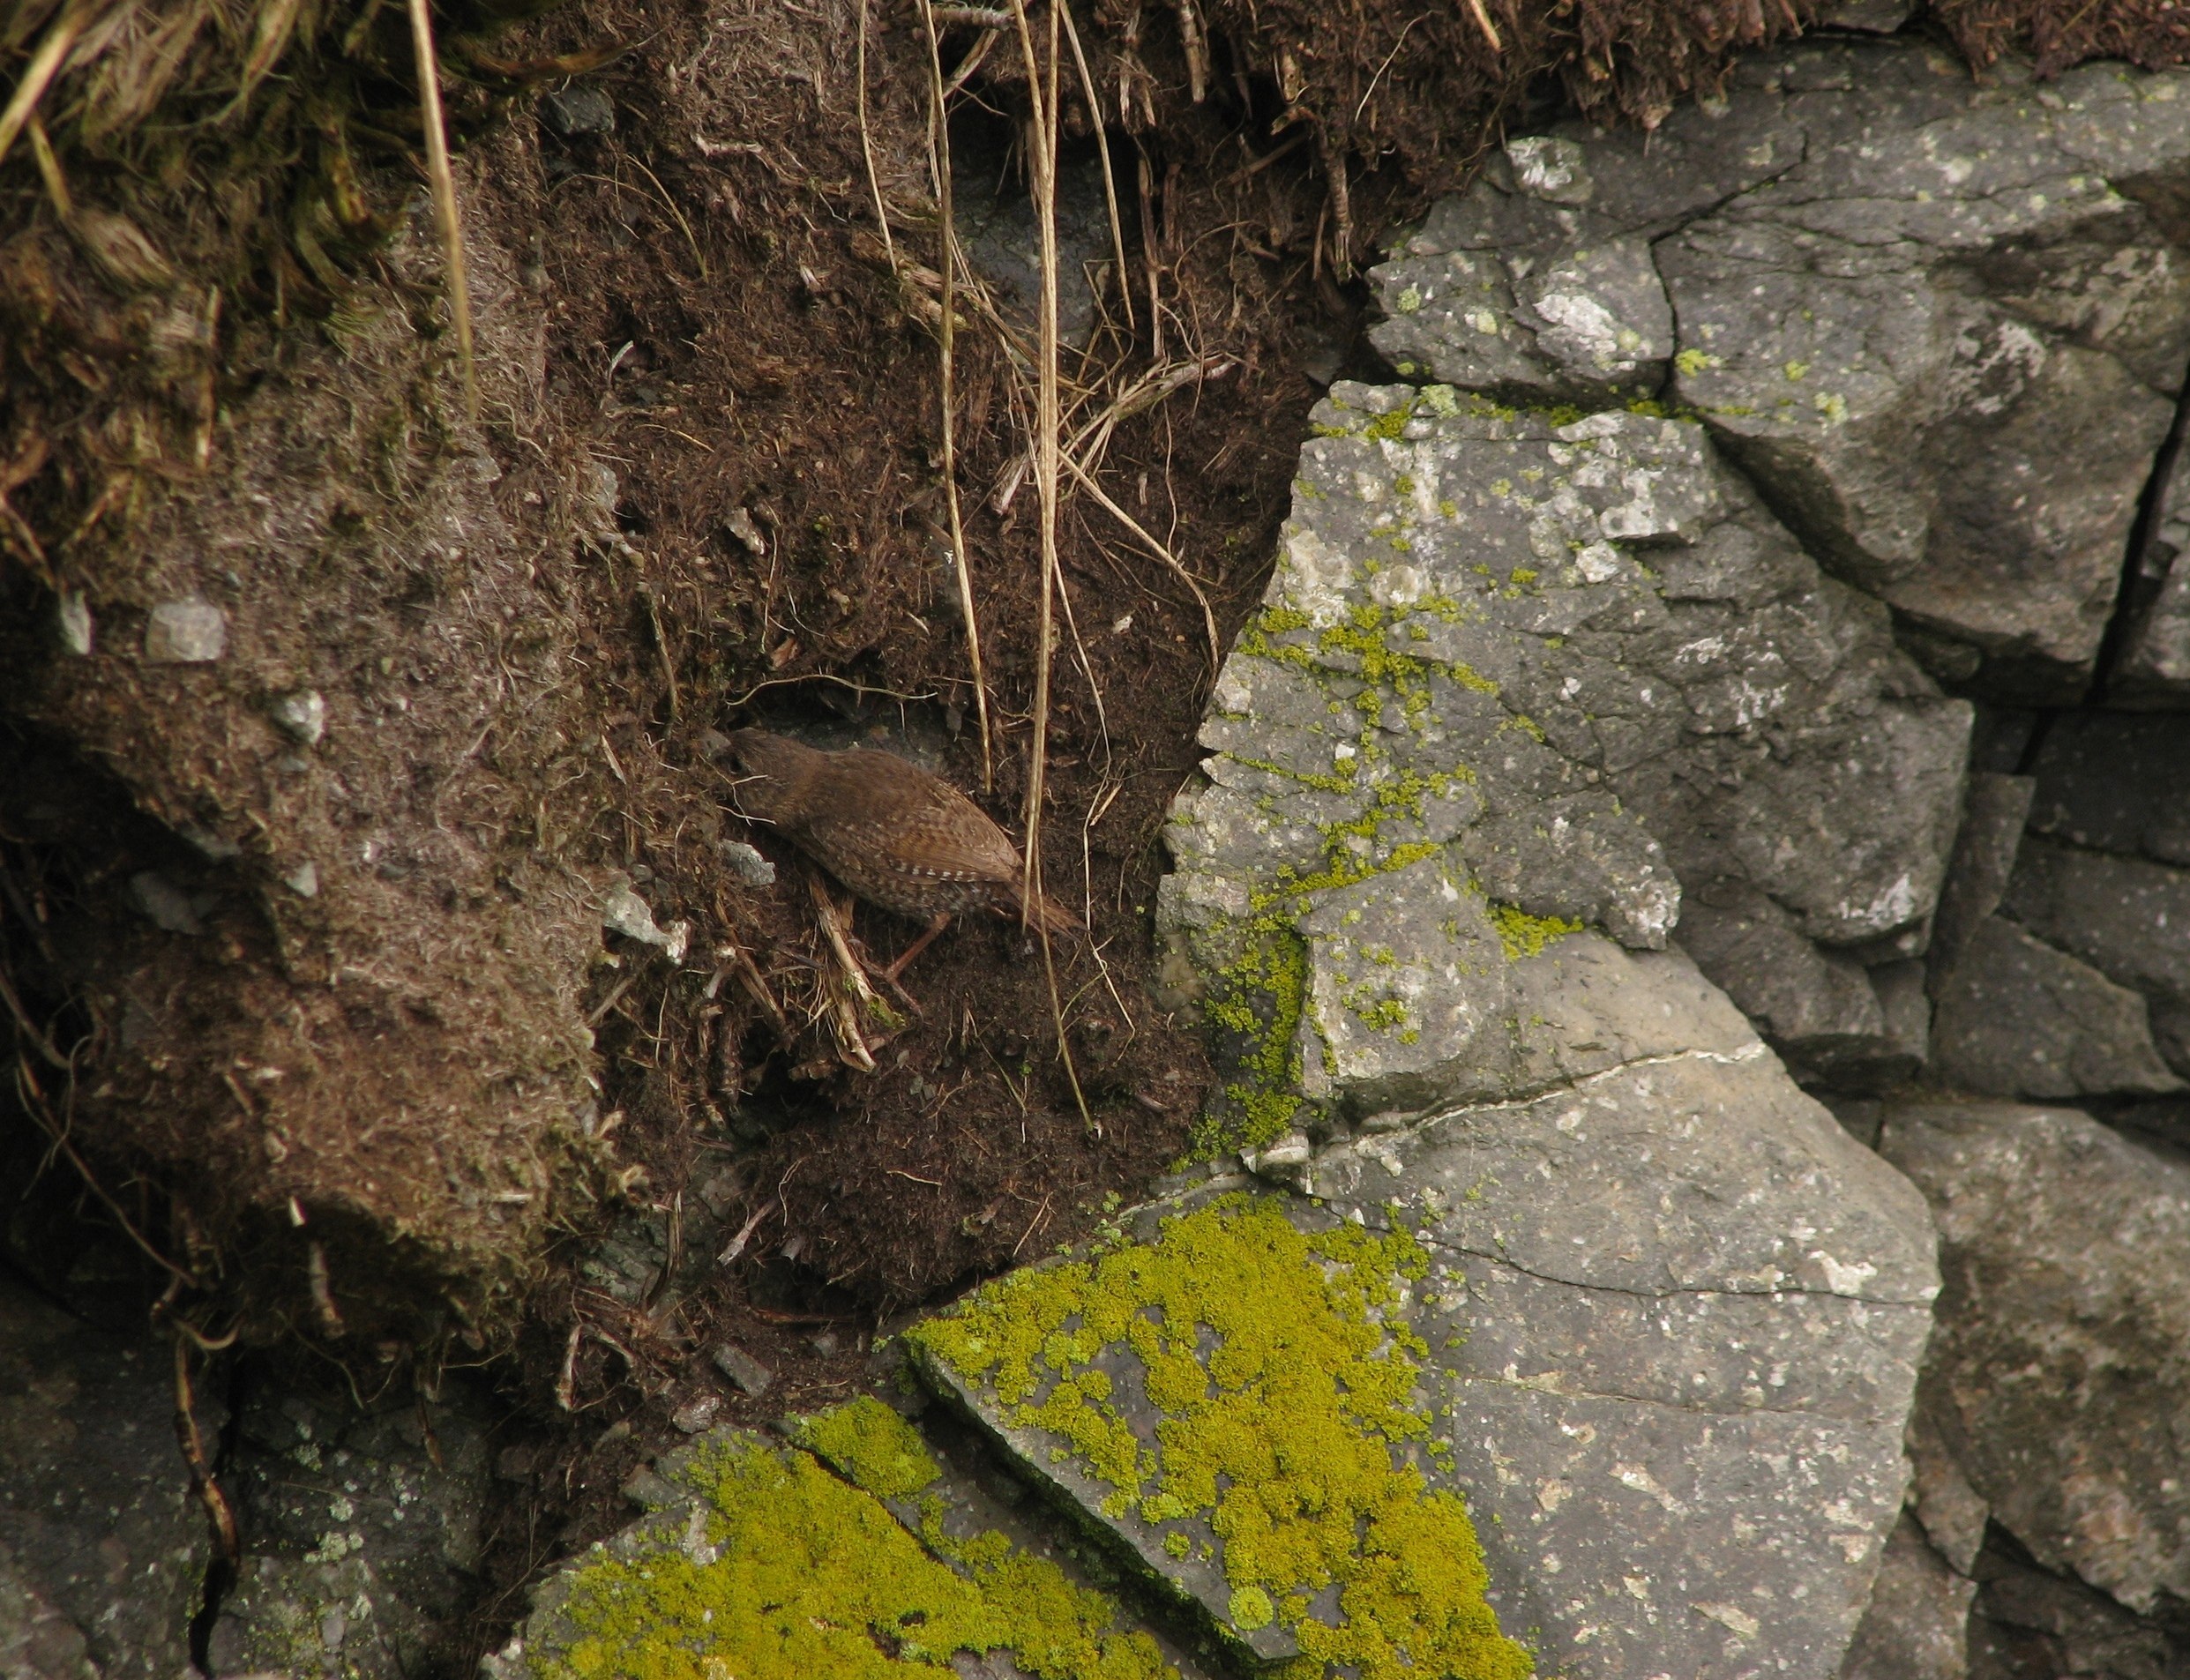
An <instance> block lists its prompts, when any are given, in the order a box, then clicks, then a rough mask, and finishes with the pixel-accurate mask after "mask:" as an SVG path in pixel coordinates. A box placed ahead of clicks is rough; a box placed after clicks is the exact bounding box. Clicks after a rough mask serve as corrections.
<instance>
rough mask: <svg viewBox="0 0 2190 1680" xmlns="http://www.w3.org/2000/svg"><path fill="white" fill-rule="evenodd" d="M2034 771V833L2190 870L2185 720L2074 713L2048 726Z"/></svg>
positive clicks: (2189, 743)
mask: <svg viewBox="0 0 2190 1680" xmlns="http://www.w3.org/2000/svg"><path fill="white" fill-rule="evenodd" d="M2032 773H2033V774H2034V775H2035V776H2036V778H2037V795H2035V797H2033V799H2032V800H2031V803H2030V827H2031V830H2032V832H2033V833H2039V834H2050V835H2052V836H2053V837H2054V838H2055V839H2058V840H2068V841H2071V842H2073V843H2074V844H2075V845H2078V846H2089V847H2093V848H2095V849H2097V850H2099V851H2103V852H2126V853H2142V854H2143V855H2145V856H2147V857H2152V858H2157V859H2158V860H2159V861H2160V862H2163V863H2181V864H2190V729H2186V728H2184V727H2183V725H2182V722H2181V721H2180V720H2179V719H2176V718H2165V717H2130V716H2126V715H2124V714H2122V713H2118V712H2070V713H2065V714H2063V715H2061V716H2059V717H2057V718H2055V719H2053V720H2052V721H2051V723H2050V724H2049V725H2048V727H2047V728H2046V730H2045V734H2044V738H2043V739H2042V740H2041V741H2040V743H2039V744H2038V750H2037V757H2036V760H2035V763H2034V765H2033V766H2032Z"/></svg>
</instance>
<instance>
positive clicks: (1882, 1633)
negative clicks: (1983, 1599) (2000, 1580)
mask: <svg viewBox="0 0 2190 1680" xmlns="http://www.w3.org/2000/svg"><path fill="white" fill-rule="evenodd" d="M1976 1598H1977V1583H1976V1582H1975V1581H1973V1580H1971V1579H1969V1578H1968V1577H1967V1576H1963V1575H1958V1574H1956V1573H1955V1572H1954V1571H1953V1570H1952V1569H1949V1568H1948V1567H1947V1561H1946V1559H1944V1558H1942V1557H1940V1555H1939V1554H1938V1553H1937V1552H1935V1551H1933V1550H1932V1548H1931V1546H1930V1545H1929V1544H1928V1543H1926V1542H1925V1537H1924V1530H1923V1529H1922V1528H1920V1527H1917V1522H1916V1519H1914V1518H1912V1517H1903V1518H1902V1519H1901V1521H1900V1522H1899V1524H1897V1525H1896V1526H1895V1529H1894V1533H1893V1537H1892V1538H1891V1539H1890V1540H1888V1541H1887V1542H1886V1556H1885V1557H1884V1558H1883V1560H1881V1561H1880V1564H1879V1575H1878V1580H1877V1582H1876V1584H1875V1585H1874V1586H1872V1588H1871V1608H1870V1609H1867V1610H1865V1612H1864V1613H1863V1625H1862V1626H1860V1627H1858V1628H1857V1630H1856V1637H1855V1640H1854V1642H1853V1643H1852V1644H1851V1645H1850V1646H1849V1647H1848V1659H1847V1661H1845V1662H1843V1663H1842V1664H1841V1669H1840V1680H1968V1676H1969V1673H1970V1604H1971V1602H1973V1601H1974V1600H1975V1599H1976Z"/></svg>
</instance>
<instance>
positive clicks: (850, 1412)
mask: <svg viewBox="0 0 2190 1680" xmlns="http://www.w3.org/2000/svg"><path fill="white" fill-rule="evenodd" d="M795 1438H796V1440H797V1442H798V1444H799V1445H801V1446H803V1447H804V1448H806V1449H807V1450H808V1451H809V1452H814V1453H817V1454H818V1455H819V1456H820V1457H821V1458H823V1459H825V1460H827V1461H828V1463H829V1464H830V1466H831V1467H833V1468H834V1469H835V1470H836V1472H837V1474H838V1475H841V1476H843V1477H845V1478H846V1479H847V1480H848V1481H849V1482H853V1483H854V1484H855V1485H856V1486H858V1487H862V1488H864V1489H865V1490H867V1491H868V1492H869V1493H871V1494H872V1495H874V1497H876V1498H878V1499H908V1498H910V1497H912V1496H913V1495H915V1494H916V1493H918V1492H920V1491H921V1490H923V1488H926V1487H929V1486H931V1484H932V1483H933V1482H935V1480H936V1478H937V1477H938V1476H939V1475H942V1474H943V1472H942V1471H941V1470H940V1469H939V1468H938V1467H937V1465H936V1461H935V1459H934V1457H933V1455H932V1454H931V1453H930V1452H929V1451H928V1444H927V1443H926V1442H925V1441H923V1440H922V1439H921V1438H920V1435H919V1431H917V1430H915V1429H914V1428H913V1426H912V1425H911V1424H909V1423H908V1422H906V1421H905V1420H904V1419H903V1418H901V1417H900V1416H899V1415H897V1414H896V1413H895V1412H893V1411H892V1410H891V1409H890V1408H889V1407H886V1406H885V1405H884V1404H883V1403H882V1402H881V1401H880V1400H876V1399H875V1398H873V1396H871V1395H867V1394H863V1395H861V1396H860V1397H859V1398H858V1399H857V1400H849V1401H847V1402H846V1403H845V1404H844V1405H842V1406H833V1407H830V1408H829V1409H828V1410H827V1411H826V1412H820V1413H817V1414H816V1415H813V1416H811V1417H805V1418H801V1419H800V1420H799V1422H798V1424H797V1428H796V1435H795Z"/></svg>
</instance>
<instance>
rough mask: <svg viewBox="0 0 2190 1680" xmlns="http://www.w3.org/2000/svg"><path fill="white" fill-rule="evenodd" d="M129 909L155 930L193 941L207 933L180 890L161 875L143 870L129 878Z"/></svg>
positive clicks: (188, 899) (186, 897)
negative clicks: (159, 929) (190, 938)
mask: <svg viewBox="0 0 2190 1680" xmlns="http://www.w3.org/2000/svg"><path fill="white" fill-rule="evenodd" d="M129 897H130V903H131V906H132V907H134V908H135V909H136V910H137V912H138V914H139V915H142V916H144V917H145V919H146V921H148V922H151V923H152V924H153V926H154V927H157V928H161V929H163V930H166V931H167V932H168V933H180V934H185V935H188V936H190V937H193V938H194V937H197V936H198V935H199V934H202V933H203V932H205V930H206V924H205V923H204V922H200V921H199V920H198V911H197V910H196V908H195V907H193V906H192V905H191V901H190V897H189V895H188V894H187V893H185V892H183V890H182V888H180V887H178V886H176V885H175V883H174V882H172V881H170V880H168V878H167V877H165V876H164V875H158V874H155V873H153V871H152V870H142V871H140V872H139V873H138V874H136V875H132V876H131V877H130V886H129Z"/></svg>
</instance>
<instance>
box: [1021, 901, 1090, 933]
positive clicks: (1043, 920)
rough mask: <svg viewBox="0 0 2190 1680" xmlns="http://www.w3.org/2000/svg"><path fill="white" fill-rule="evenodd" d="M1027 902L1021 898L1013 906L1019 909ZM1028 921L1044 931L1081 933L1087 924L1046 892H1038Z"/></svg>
mask: <svg viewBox="0 0 2190 1680" xmlns="http://www.w3.org/2000/svg"><path fill="white" fill-rule="evenodd" d="M1025 902H1026V900H1024V899H1021V900H1019V902H1018V903H1017V904H1014V905H1013V909H1018V908H1020V907H1021V906H1023V905H1024V904H1025ZM1026 921H1027V925H1028V926H1029V927H1035V928H1040V929H1041V930H1043V932H1044V933H1079V932H1081V931H1083V930H1084V929H1085V927H1086V925H1087V924H1086V923H1084V922H1081V921H1080V918H1079V917H1078V916H1076V915H1073V913H1072V912H1071V911H1070V910H1067V909H1066V908H1065V907H1064V906H1063V905H1061V904H1059V903H1058V901H1057V900H1055V899H1053V898H1051V897H1050V895H1049V894H1048V893H1046V892H1043V893H1038V894H1036V896H1035V901H1034V909H1033V913H1032V914H1031V915H1028V916H1027V918H1026Z"/></svg>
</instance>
